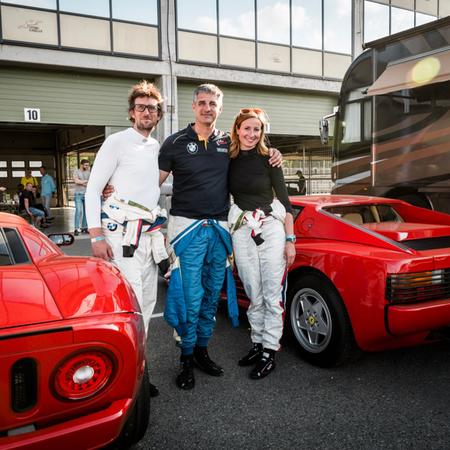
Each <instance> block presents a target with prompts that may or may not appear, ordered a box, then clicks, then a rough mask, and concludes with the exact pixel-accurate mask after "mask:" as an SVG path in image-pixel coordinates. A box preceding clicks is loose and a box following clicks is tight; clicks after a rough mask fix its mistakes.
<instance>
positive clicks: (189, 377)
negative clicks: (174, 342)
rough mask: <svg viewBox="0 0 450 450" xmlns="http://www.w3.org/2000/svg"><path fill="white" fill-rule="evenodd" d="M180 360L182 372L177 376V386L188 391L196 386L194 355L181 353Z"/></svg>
mask: <svg viewBox="0 0 450 450" xmlns="http://www.w3.org/2000/svg"><path fill="white" fill-rule="evenodd" d="M180 361H181V372H180V373H179V375H178V376H177V386H178V387H179V388H180V389H184V390H186V391H187V390H189V389H192V388H193V387H194V386H195V378H194V357H193V355H181V358H180Z"/></svg>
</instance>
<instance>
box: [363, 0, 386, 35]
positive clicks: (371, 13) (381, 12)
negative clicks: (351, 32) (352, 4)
mask: <svg viewBox="0 0 450 450" xmlns="http://www.w3.org/2000/svg"><path fill="white" fill-rule="evenodd" d="M388 35H389V6H388V5H381V4H379V3H374V2H369V1H365V2H364V42H370V41H374V40H375V39H379V38H382V37H384V36H388Z"/></svg>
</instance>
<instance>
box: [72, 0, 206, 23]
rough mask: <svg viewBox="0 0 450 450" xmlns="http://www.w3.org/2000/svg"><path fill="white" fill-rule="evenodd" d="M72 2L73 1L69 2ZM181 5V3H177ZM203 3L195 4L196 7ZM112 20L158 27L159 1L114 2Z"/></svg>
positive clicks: (121, 0) (115, 0)
mask: <svg viewBox="0 0 450 450" xmlns="http://www.w3.org/2000/svg"><path fill="white" fill-rule="evenodd" d="M68 1H72V0H68ZM177 3H180V2H177ZM197 3H201V2H195V5H196V4H197ZM111 5H112V18H113V19H118V20H127V21H130V22H138V23H146V24H148V25H158V23H159V20H158V0H146V1H145V7H144V5H143V3H142V1H140V0H112V4H111Z"/></svg>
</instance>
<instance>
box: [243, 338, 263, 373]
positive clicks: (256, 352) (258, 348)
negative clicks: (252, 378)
mask: <svg viewBox="0 0 450 450" xmlns="http://www.w3.org/2000/svg"><path fill="white" fill-rule="evenodd" d="M262 349H263V347H262V344H260V343H259V342H258V343H257V344H255V343H253V346H252V348H251V349H250V350H249V352H248V353H247V354H246V355H245V356H244V357H243V358H241V359H240V360H239V361H238V364H239V365H240V366H241V367H242V366H252V365H253V364H256V363H257V362H258V361H259V359H260V358H261V354H262Z"/></svg>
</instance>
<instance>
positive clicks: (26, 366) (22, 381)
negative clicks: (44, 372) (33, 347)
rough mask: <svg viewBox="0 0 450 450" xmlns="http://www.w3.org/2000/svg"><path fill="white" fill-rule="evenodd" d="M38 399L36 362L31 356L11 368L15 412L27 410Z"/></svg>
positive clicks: (12, 406) (12, 405) (12, 401)
mask: <svg viewBox="0 0 450 450" xmlns="http://www.w3.org/2000/svg"><path fill="white" fill-rule="evenodd" d="M36 401H37V369H36V362H35V361H34V360H33V359H31V358H23V359H20V360H19V361H16V362H15V363H14V365H13V366H12V369H11V408H12V409H13V411H15V412H23V411H27V410H28V409H31V408H32V407H33V406H34V405H35V404H36Z"/></svg>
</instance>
